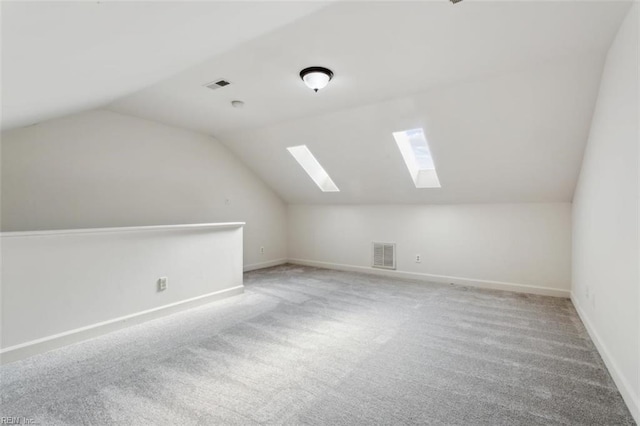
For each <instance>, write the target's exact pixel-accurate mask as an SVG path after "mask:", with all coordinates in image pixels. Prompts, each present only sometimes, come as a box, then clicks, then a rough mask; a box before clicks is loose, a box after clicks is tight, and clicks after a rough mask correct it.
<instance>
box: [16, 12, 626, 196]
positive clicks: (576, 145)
mask: <svg viewBox="0 0 640 426" xmlns="http://www.w3.org/2000/svg"><path fill="white" fill-rule="evenodd" d="M240 3H241V2H240ZM153 4H157V3H153ZM218 4H219V3H206V4H200V6H197V7H201V8H203V12H202V13H201V14H198V18H202V19H201V20H200V19H198V18H195V17H193V16H191V18H190V19H191V20H192V21H190V19H186V18H185V19H184V21H186V23H185V22H182V21H181V20H180V19H175V17H176V16H183V15H186V14H188V13H193V9H192V8H196V6H194V5H193V4H190V5H188V6H180V4H174V3H172V4H170V6H171V7H169V6H167V9H166V10H165V8H164V7H161V6H155V7H157V8H158V14H159V15H160V16H161V17H162V19H160V20H159V21H158V24H157V26H154V24H153V23H152V22H155V21H153V20H152V21H151V22H141V21H140V19H142V18H140V17H138V18H136V19H137V21H136V19H134V18H130V19H131V21H130V22H129V21H127V20H126V19H125V24H126V22H129V24H128V25H129V26H128V27H127V28H128V31H126V32H125V34H127V36H126V37H124V36H122V37H121V36H120V34H121V32H120V31H117V32H116V34H118V35H117V36H114V32H113V31H106V29H105V28H102V29H100V28H95V33H96V35H95V36H94V38H93V39H92V38H91V37H88V38H87V41H86V43H84V44H82V43H81V42H82V41H83V40H84V39H85V38H84V37H83V38H82V39H81V40H76V38H78V37H75V38H74V37H71V35H70V34H68V35H67V39H64V38H62V39H60V38H59V37H58V39H59V41H60V42H64V43H72V44H73V43H79V44H81V45H82V46H83V49H82V51H83V52H84V56H83V55H80V56H72V58H73V59H74V60H75V62H73V63H74V64H77V66H78V67H80V68H81V69H82V70H89V68H91V67H93V68H92V69H91V71H90V77H92V78H88V77H87V78H81V77H82V76H79V75H76V74H74V75H72V76H65V77H64V79H63V84H61V87H54V88H51V89H49V88H48V86H50V85H51V82H50V81H47V84H40V85H39V86H38V90H35V88H28V87H27V84H26V83H27V82H28V81H34V80H37V79H35V78H34V77H35V76H36V75H40V76H42V73H41V72H38V71H39V70H38V69H36V70H31V72H30V73H29V72H27V73H26V74H27V75H28V76H30V78H22V77H21V78H17V77H16V75H17V74H19V72H18V71H19V70H18V69H19V68H20V67H19V66H18V65H15V66H12V68H13V71H12V72H13V76H14V80H12V81H20V82H21V83H22V85H20V84H18V85H16V87H11V88H10V91H11V95H10V96H9V97H8V99H9V101H11V102H13V105H15V108H14V109H13V110H10V111H13V112H12V114H13V115H12V116H11V115H10V116H9V119H10V120H13V121H11V122H12V123H14V124H15V123H23V122H28V121H29V120H33V119H35V118H36V117H38V116H46V115H47V114H49V115H51V114H54V113H55V114H58V113H62V112H63V110H64V109H65V108H66V109H68V110H69V111H71V110H75V109H79V108H82V107H83V106H82V102H85V106H86V107H90V106H91V105H93V104H96V103H99V102H100V101H103V102H104V101H105V100H106V99H107V98H108V97H109V96H111V98H112V99H113V98H115V97H118V96H121V95H122V94H124V93H126V92H129V93H131V92H132V91H133V89H136V88H141V87H143V86H145V84H142V83H143V80H144V81H146V83H147V84H146V86H147V87H146V88H143V89H142V90H139V91H137V92H135V93H133V94H130V95H128V96H124V97H121V98H119V99H117V100H116V101H114V102H112V103H111V104H110V105H109V106H108V108H110V109H112V110H114V111H118V112H122V113H127V114H132V115H136V116H139V117H143V118H148V119H152V120H156V121H160V122H165V123H168V124H173V125H177V126H180V127H185V128H189V129H193V130H196V131H199V132H203V133H207V134H211V135H214V136H216V137H217V138H218V139H219V140H221V141H222V142H223V143H225V144H226V145H227V146H228V147H229V148H230V149H231V150H233V151H234V152H235V153H237V155H238V156H239V157H240V158H241V159H242V160H243V161H244V162H245V163H246V164H247V165H248V166H249V167H251V168H252V169H253V170H254V171H255V172H256V173H257V174H258V175H259V176H260V177H261V178H262V179H263V180H265V181H266V182H267V183H268V184H269V185H270V186H271V187H272V188H273V189H274V190H276V191H277V192H278V193H279V194H280V195H281V196H282V197H283V199H285V200H286V201H288V202H291V203H422V202H425V203H445V202H447V203H449V202H451V203H462V202H534V201H569V200H571V197H572V194H573V190H574V187H575V182H576V179H577V175H578V171H579V167H580V162H581V159H582V152H583V149H584V144H585V142H586V138H587V135H588V130H589V125H590V118H591V114H592V111H593V106H594V103H595V98H596V96H597V89H598V85H599V78H600V73H601V70H602V64H603V60H604V57H605V55H606V51H607V49H608V46H609V45H610V43H611V41H612V39H613V37H614V35H615V32H616V31H617V28H618V27H619V25H620V23H621V21H622V19H623V17H624V15H625V14H626V12H627V10H628V8H629V6H630V3H629V2H615V1H613V2H612V1H604V2H598V1H595V2H582V1H579V2H543V1H531V2H528V1H525V2H481V1H477V0H465V1H463V2H462V3H460V4H458V5H455V6H453V5H451V4H450V3H449V2H448V1H445V0H437V1H431V2H397V1H396V2H365V1H363V2H337V3H333V4H330V5H328V6H327V5H324V7H320V6H322V5H318V4H309V3H303V2H289V3H277V7H276V8H272V7H274V5H275V4H276V3H272V2H266V3H261V4H253V3H252V4H248V3H244V6H243V7H245V9H243V10H239V9H238V10H236V9H234V8H235V7H236V6H231V5H227V6H225V7H228V8H229V10H232V11H233V13H231V12H229V13H227V15H226V16H223V17H220V16H216V14H215V13H214V12H211V13H210V14H209V15H206V13H205V12H204V10H205V9H206V10H209V9H207V8H211V9H215V8H216V7H217V6H216V5H218ZM237 4H238V3H234V5H237ZM127 5H131V6H130V7H132V8H134V9H131V10H135V8H137V7H143V6H141V5H140V4H136V3H122V4H121V7H122V8H123V9H126V7H127ZM183 7H184V8H185V9H184V10H183V9H182V8H183ZM238 7H240V6H238ZM188 10H190V12H189V11H188ZM39 13H41V12H39ZM234 13H235V14H234ZM46 15H47V14H45V13H43V16H46ZM134 15H135V14H134ZM205 15H206V16H205ZM172 16H173V18H172ZM263 16H264V17H265V19H266V21H268V22H267V23H265V22H262V19H259V18H262V17H263ZM78 17H79V16H78ZM78 17H76V18H78ZM5 18H6V16H5V11H4V9H3V24H4V21H5ZM22 18H23V19H25V18H26V15H25V16H23V17H22ZM207 19H218V21H217V22H218V24H220V25H222V26H223V27H222V28H224V31H216V34H222V36H220V39H217V40H214V41H212V45H213V47H212V45H208V46H204V43H203V44H202V45H199V46H201V47H202V49H200V48H194V51H197V52H198V54H197V55H196V54H195V53H194V54H193V55H191V56H189V58H187V59H185V58H182V59H180V60H174V58H179V57H180V54H181V53H180V52H179V50H180V46H182V47H183V48H184V46H192V44H193V43H194V42H195V41H196V40H198V36H197V34H196V33H198V31H197V30H196V28H197V27H198V23H201V22H203V21H207ZM71 21H73V22H69V26H74V25H75V26H77V27H80V26H81V24H80V23H75V19H73V20H71ZM95 21H101V19H97V18H96V19H95ZM175 21H180V22H175ZM125 24H123V25H125ZM180 24H182V25H180ZM186 24H188V25H186ZM163 25H168V26H169V28H173V29H174V30H173V31H169V34H156V37H155V38H154V37H151V36H149V37H146V36H145V35H144V34H146V32H147V26H150V29H151V30H152V29H153V28H156V27H157V28H156V29H157V30H159V31H156V32H154V31H152V33H162V32H163V31H161V30H162V27H163ZM13 26H14V27H17V26H18V24H13ZM125 26H126V25H125ZM192 26H193V33H191V32H190V31H191V27H192ZM203 27H206V25H203ZM249 27H251V28H249ZM185 28H187V29H188V30H185ZM212 28H216V30H218V29H219V28H217V27H216V26H215V25H212ZM239 28H241V30H239ZM256 28H257V29H256ZM51 29H52V30H54V32H56V30H55V29H54V28H51ZM89 29H92V30H93V29H94V28H93V26H91V27H90V28H88V29H87V30H89ZM136 29H137V30H140V29H144V30H145V32H144V33H141V34H138V33H136V31H135V30H136ZM32 30H33V31H35V32H36V33H37V34H40V40H42V39H46V38H47V37H46V35H45V34H42V31H41V30H40V27H38V26H37V25H35V26H34V27H32ZM268 30H271V31H268ZM13 31H17V30H16V29H15V28H14V30H13ZM105 31H106V32H107V34H104V33H105ZM182 31H186V33H184V34H183V32H182ZM62 32H63V33H64V32H65V31H62ZM75 33H76V34H78V32H75ZM89 33H90V34H91V31H89ZM190 34H191V35H190ZM199 34H202V33H199ZM114 37H115V40H112V39H114ZM3 38H4V28H3ZM31 38H33V40H34V42H33V43H32V45H33V49H34V51H33V52H30V53H34V56H39V55H40V54H39V53H38V54H37V55H35V52H39V50H38V48H37V47H36V44H37V43H36V42H35V40H37V39H38V37H37V36H36V35H34V36H33V37H31ZM31 38H30V39H31ZM117 40H120V41H119V42H117ZM129 40H132V41H131V43H133V41H136V43H137V44H135V45H134V47H133V48H131V49H130V48H129V45H130V44H131V43H129ZM199 42H202V40H199ZM102 43H106V44H108V45H109V46H111V47H113V46H115V45H118V46H120V47H121V48H122V49H124V53H123V54H122V55H118V54H116V53H117V52H116V53H114V52H113V51H111V50H109V54H108V55H106V57H103V55H104V53H105V51H106V49H102V50H100V49H98V51H100V52H102V54H95V55H92V54H89V53H88V52H94V50H95V49H96V45H97V47H100V46H102ZM164 44H167V48H168V51H169V52H172V53H171V54H170V55H168V57H164V55H163V54H162V53H163V51H164V48H165V46H164ZM63 50H69V51H71V50H73V49H71V48H68V49H67V48H65V49H63ZM148 51H150V52H155V54H151V53H149V52H148ZM204 51H206V52H209V54H208V55H207V57H208V58H209V59H207V60H205V61H199V60H198V61H195V59H197V58H196V56H199V55H200V56H201V55H202V53H203V52H204ZM10 53H11V51H10ZM185 55H186V54H185ZM43 56H44V59H43V58H38V59H37V60H36V59H29V58H22V59H21V60H22V61H23V62H22V64H23V65H22V66H23V67H24V66H25V64H29V63H30V62H39V63H42V62H43V61H44V62H46V59H49V60H50V62H51V64H49V67H50V68H52V69H53V70H56V72H57V73H61V72H62V70H64V68H65V67H64V66H63V65H61V64H60V62H63V61H61V60H60V59H59V58H57V57H55V56H54V55H48V54H46V53H44V54H43ZM187 56H188V55H187ZM19 57H20V54H19V52H17V50H16V51H14V52H13V55H12V56H11V55H9V59H7V58H6V57H5V54H4V51H3V63H4V62H6V61H7V60H10V61H12V62H13V61H14V60H17V59H15V58H19ZM12 58H13V59H12ZM189 61H192V63H193V61H195V62H199V64H198V65H195V66H193V67H191V68H188V69H186V70H184V71H182V72H179V73H177V74H175V75H173V76H172V77H169V78H164V79H163V77H166V76H167V75H169V74H172V73H174V72H175V71H177V69H179V68H182V69H184V68H185V66H186V65H187V62H189ZM123 63H124V64H127V66H126V67H124V66H122V65H121V64H123ZM132 64H134V65H135V66H133V69H134V70H135V72H133V71H132V72H131V73H129V70H130V68H131V67H132ZM41 65H43V64H41ZM311 65H321V66H327V67H329V68H331V69H333V71H334V72H335V78H334V80H333V81H332V82H331V83H330V84H329V86H328V87H327V88H326V89H324V90H322V91H320V92H319V93H318V94H314V93H313V92H312V91H311V90H309V89H307V88H306V87H305V86H304V85H303V83H302V81H300V79H299V77H298V72H299V70H300V69H302V68H304V67H306V66H311ZM103 67H106V68H107V70H106V71H108V72H102V71H100V70H102V68H103ZM144 67H146V70H145V71H142V68H144ZM46 68H47V67H46V66H43V67H42V68H41V69H46ZM169 69H170V72H169V71H168V70H169ZM67 71H69V70H68V69H67ZM4 73H5V66H4V65H3V74H4ZM47 74H48V73H47ZM47 74H45V75H47ZM124 74H126V75H124ZM9 75H10V76H11V75H12V74H9ZM140 75H142V76H143V77H145V78H142V79H138V78H137V77H140ZM151 76H153V78H151ZM93 77H95V78H93ZM96 78H97V79H98V81H101V84H99V85H98V86H97V87H98V88H100V90H98V89H96V87H93V91H89V93H86V94H85V95H84V96H82V94H81V92H82V90H86V89H87V87H90V86H91V84H87V83H89V82H92V83H95V82H96ZM217 78H225V79H227V80H229V81H231V82H232V85H230V86H228V87H225V88H223V89H219V90H216V91H210V90H209V89H206V88H203V87H202V85H203V84H205V83H208V82H210V81H213V80H215V79H217ZM76 80H78V81H77V84H76ZM89 80H91V81H89ZM159 80H161V81H159ZM6 81H7V80H5V76H4V75H3V90H6V89H5V87H6ZM52 81H55V80H52ZM153 81H159V82H158V83H156V84H150V83H153ZM125 83H126V84H125ZM94 86H95V84H94ZM103 86H104V90H102V88H103ZM125 86H126V87H125ZM25 90H26V91H27V94H28V96H27V97H26V98H27V99H26V100H24V101H22V100H21V97H20V96H18V95H19V94H21V92H22V91H25ZM65 91H69V92H70V95H69V96H68V97H66V96H63V94H64V92H65ZM37 92H40V93H39V94H38V93H37ZM49 94H50V95H51V96H48V95H49ZM71 94H72V95H73V96H71ZM90 95H91V96H90ZM234 99H239V100H243V101H244V102H245V107H244V108H243V109H234V108H232V107H231V105H230V101H231V100H234ZM72 101H73V102H72ZM81 101H82V102H81ZM65 102H66V103H65ZM40 104H42V105H40ZM4 105H5V100H4V93H3V107H4ZM10 105H11V104H10ZM34 105H38V107H35V106H34ZM63 106H64V108H63ZM45 107H48V108H49V109H46V108H45ZM35 112H37V114H36V113H35ZM38 114H39V115H38ZM12 117H13V118H12ZM24 117H29V120H26V121H25V119H24ZM11 122H10V123H11ZM3 123H4V121H3ZM412 127H423V128H424V129H425V134H426V136H427V138H428V140H429V143H430V147H431V151H432V153H433V156H434V159H435V163H436V167H437V170H438V175H439V177H440V181H441V183H442V188H440V189H416V188H415V187H414V185H413V182H412V180H411V178H410V176H409V174H408V172H407V170H406V168H405V166H404V163H403V161H402V158H401V156H400V153H399V152H398V149H397V147H396V145H395V143H394V141H393V138H392V136H391V133H392V132H393V131H398V130H404V129H408V128H412ZM300 144H307V145H308V146H309V148H310V149H311V150H312V152H313V153H314V154H315V155H316V157H317V158H318V160H319V161H320V162H321V163H322V164H323V166H324V167H325V169H327V171H328V172H329V174H330V175H331V177H332V178H333V180H334V181H335V183H336V184H337V185H338V187H339V188H340V189H341V192H339V193H322V192H320V190H319V189H318V188H317V187H316V186H315V184H314V183H313V182H312V181H311V179H310V178H309V177H307V176H306V175H305V174H304V172H303V171H302V169H301V168H300V167H299V166H298V164H297V163H295V161H294V160H293V158H292V157H291V156H290V154H289V153H288V152H287V151H286V149H285V148H286V147H287V146H292V145H300Z"/></svg>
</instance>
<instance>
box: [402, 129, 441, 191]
mask: <svg viewBox="0 0 640 426" xmlns="http://www.w3.org/2000/svg"><path fill="white" fill-rule="evenodd" d="M393 138H394V139H395V140H396V143H397V144H398V149H400V153H401V154H402V158H404V162H405V164H406V165H407V169H409V174H410V175H411V179H413V183H414V184H415V185H416V188H440V180H439V179H438V175H437V173H436V166H435V165H434V164H433V158H432V157H431V151H429V145H428V144H427V139H426V138H425V137H424V132H423V131H422V129H411V130H405V131H402V132H394V133H393Z"/></svg>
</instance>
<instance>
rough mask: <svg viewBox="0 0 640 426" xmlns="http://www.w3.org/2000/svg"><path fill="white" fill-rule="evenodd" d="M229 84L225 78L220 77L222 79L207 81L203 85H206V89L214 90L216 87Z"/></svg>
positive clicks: (219, 87)
mask: <svg viewBox="0 0 640 426" xmlns="http://www.w3.org/2000/svg"><path fill="white" fill-rule="evenodd" d="M230 84H231V83H230V82H228V81H227V80H223V79H222V80H216V81H212V82H211V83H207V84H205V85H204V87H206V88H207V89H211V90H216V89H221V88H223V87H225V86H228V85H230Z"/></svg>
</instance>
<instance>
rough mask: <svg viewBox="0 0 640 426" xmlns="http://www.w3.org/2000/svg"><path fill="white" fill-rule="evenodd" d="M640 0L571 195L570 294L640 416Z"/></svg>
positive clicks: (610, 70)
mask: <svg viewBox="0 0 640 426" xmlns="http://www.w3.org/2000/svg"><path fill="white" fill-rule="evenodd" d="M638 90H639V85H638V6H637V5H635V6H634V7H633V8H632V9H631V11H630V12H629V15H628V16H627V17H626V19H625V21H624V23H623V25H622V27H621V28H620V31H619V33H618V35H617V37H616V39H615V41H614V43H613V44H612V46H611V48H610V50H609V53H608V56H607V60H606V63H605V68H604V72H603V76H602V82H601V85H600V93H599V96H598V101H597V104H596V109H595V112H594V116H593V122H592V126H591V133H590V135H589V141H588V144H587V147H586V150H585V155H584V160H583V164H582V171H581V173H580V179H579V182H578V186H577V188H576V192H575V196H574V200H573V282H572V287H571V291H572V298H573V301H574V304H575V305H576V307H577V308H578V310H579V312H580V314H581V316H582V318H583V321H584V322H585V324H586V325H587V327H588V328H589V331H590V332H591V335H592V337H593V340H594V341H595V342H596V344H597V345H598V346H599V349H600V353H601V354H602V356H603V358H604V360H605V362H607V365H608V367H609V371H610V372H611V374H612V376H613V377H614V379H615V380H616V382H617V385H618V388H619V389H620V391H621V392H622V394H623V396H624V397H625V400H626V401H627V405H629V407H630V408H631V410H632V412H633V413H634V415H635V418H636V420H637V421H639V422H640V411H639V407H640V403H639V401H638V397H639V395H640V377H639V376H640V351H639V348H638V345H639V341H640V327H639V324H638V323H639V321H640V317H639V314H638V311H639V310H640V294H639V287H640V273H639V269H638V268H639V265H640V252H639V249H638V247H639V242H638V241H639V237H638V232H639V226H638V221H639V218H640V210H639V209H638V200H639V195H640V193H639V190H640V186H639V184H638V179H639V171H638V161H639V160H638V155H639V150H638V136H639V135H638V130H639V129H638V119H639V117H638V113H639V109H638V101H639V97H638V95H639V93H638Z"/></svg>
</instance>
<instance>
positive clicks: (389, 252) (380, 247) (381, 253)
mask: <svg viewBox="0 0 640 426" xmlns="http://www.w3.org/2000/svg"><path fill="white" fill-rule="evenodd" d="M372 266H373V267H374V268H383V269H396V245H395V244H393V243H373V265H372Z"/></svg>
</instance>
